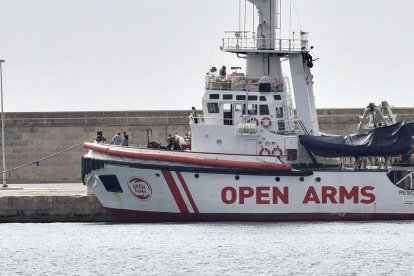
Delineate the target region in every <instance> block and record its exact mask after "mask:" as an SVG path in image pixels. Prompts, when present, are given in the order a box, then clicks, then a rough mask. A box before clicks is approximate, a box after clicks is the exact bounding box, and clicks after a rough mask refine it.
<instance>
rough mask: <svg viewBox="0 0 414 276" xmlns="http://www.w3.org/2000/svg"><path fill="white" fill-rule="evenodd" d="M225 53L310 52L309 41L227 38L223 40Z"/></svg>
mask: <svg viewBox="0 0 414 276" xmlns="http://www.w3.org/2000/svg"><path fill="white" fill-rule="evenodd" d="M222 41H223V45H222V48H221V49H222V50H224V51H238V50H240V51H242V50H243V51H258V50H259V51H260V50H273V51H280V52H301V51H307V50H308V41H307V40H301V39H269V38H254V37H226V38H223V39H222Z"/></svg>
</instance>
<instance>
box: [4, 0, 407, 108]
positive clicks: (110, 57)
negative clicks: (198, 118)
mask: <svg viewBox="0 0 414 276" xmlns="http://www.w3.org/2000/svg"><path fill="white" fill-rule="evenodd" d="M290 2H291V1H290V0H283V2H282V5H283V10H284V11H285V12H286V13H284V14H283V19H284V22H283V23H282V31H284V32H287V33H288V31H287V30H289V23H288V22H289V20H288V18H290V17H289V13H290V5H291V4H290ZM242 3H243V5H244V0H242ZM293 3H294V5H292V17H291V18H292V19H291V22H292V30H293V29H295V30H296V32H297V33H298V32H299V31H300V30H301V29H302V30H304V31H307V32H309V40H310V45H313V46H314V47H315V48H314V50H313V51H312V55H313V57H314V58H318V60H317V61H316V62H315V66H314V68H313V71H312V72H313V75H314V81H315V84H314V91H315V95H316V106H317V107H318V108H351V107H356V108H364V107H365V106H367V105H368V103H370V102H374V103H380V102H381V101H383V100H386V101H388V102H389V104H390V105H392V106H397V107H413V106H414V101H411V99H414V96H412V94H411V93H413V92H414V91H413V85H412V79H413V75H414V68H413V65H414V51H413V49H412V48H413V46H412V45H413V44H414V33H413V30H412V28H413V27H414V1H412V0H398V1H386V0H364V1H361V0H347V1H344V0H341V1H340V0H329V1H327V0H312V1H309V0H294V1H293ZM238 13H239V0H205V1H200V0H197V1H195V0H174V1H168V0H159V1H143V0H67V1H56V0H36V1H33V0H0V59H4V60H6V62H5V63H3V66H2V68H3V93H4V110H5V111H6V112H33V111H35V112H36V111H117V110H122V111H123V110H178V109H186V110H188V109H190V108H191V107H192V106H195V107H197V108H200V107H201V98H202V96H203V93H204V77H205V73H206V72H207V71H208V69H209V67H210V66H216V67H221V66H222V65H226V66H227V67H231V66H241V67H243V68H245V66H244V63H243V62H244V61H243V60H240V59H238V58H237V57H236V56H235V55H234V54H230V53H223V52H220V49H219V47H220V45H221V38H222V37H223V36H224V31H228V30H233V31H234V30H238V28H239V27H238V26H239V18H238ZM247 14H248V16H251V15H252V14H253V10H252V7H251V5H250V4H249V3H248V4H247ZM256 22H257V20H256ZM242 25H244V24H242ZM247 30H250V31H251V30H252V25H251V23H250V21H249V22H248V24H247Z"/></svg>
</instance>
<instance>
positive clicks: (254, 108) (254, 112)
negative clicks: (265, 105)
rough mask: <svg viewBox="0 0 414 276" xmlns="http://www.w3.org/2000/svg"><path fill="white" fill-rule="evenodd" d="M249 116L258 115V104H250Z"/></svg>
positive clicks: (248, 106) (248, 107)
mask: <svg viewBox="0 0 414 276" xmlns="http://www.w3.org/2000/svg"><path fill="white" fill-rule="evenodd" d="M243 106H244V107H246V105H243ZM245 113H246V112H245V111H243V114H245ZM247 114H249V115H257V104H248V105H247Z"/></svg>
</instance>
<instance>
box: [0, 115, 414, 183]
mask: <svg viewBox="0 0 414 276" xmlns="http://www.w3.org/2000/svg"><path fill="white" fill-rule="evenodd" d="M363 111H364V110H363V109H362V108H361V109H319V110H318V119H319V124H320V129H321V131H322V132H325V133H332V134H349V133H354V132H356V129H357V125H358V122H359V116H361V115H362V114H363ZM393 112H394V113H395V114H397V116H398V117H397V118H398V120H414V108H394V109H393ZM189 114H190V111H189V110H188V111H122V112H121V111H119V112H35V113H6V114H5V118H6V119H5V153H6V167H7V168H14V167H17V166H20V165H24V164H28V163H32V162H35V161H36V160H39V159H42V158H44V157H47V156H50V155H53V154H56V153H58V152H60V151H63V150H65V149H68V148H70V147H72V146H75V145H78V144H81V143H82V142H83V141H86V140H91V141H92V140H93V138H94V137H95V136H96V132H97V131H99V130H102V131H103V133H104V135H105V136H106V138H107V139H108V140H109V141H110V140H111V139H112V136H113V135H114V134H115V133H116V132H123V131H126V132H127V133H128V135H129V142H130V146H138V145H142V146H145V145H146V144H147V129H151V132H152V137H150V140H151V141H157V142H161V143H163V144H165V141H166V137H167V135H168V134H169V133H171V134H174V132H176V131H177V132H178V133H180V134H181V135H184V134H185V133H186V132H187V131H189V127H188V115H189ZM83 154H85V151H84V150H83V148H82V146H79V147H76V148H74V149H72V150H70V151H67V152H64V153H61V154H58V155H56V156H55V157H52V158H48V159H46V160H44V161H40V162H38V165H36V163H33V164H32V165H30V166H27V167H24V168H22V169H18V170H15V171H13V172H12V173H10V174H7V180H8V181H10V182H21V183H30V182H65V181H67V182H73V181H80V178H81V175H80V174H81V161H80V159H81V157H82V155H83ZM0 163H1V160H0Z"/></svg>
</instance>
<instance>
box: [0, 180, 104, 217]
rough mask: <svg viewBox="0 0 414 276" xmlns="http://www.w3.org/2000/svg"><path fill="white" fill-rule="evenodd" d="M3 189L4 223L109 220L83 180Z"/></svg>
mask: <svg viewBox="0 0 414 276" xmlns="http://www.w3.org/2000/svg"><path fill="white" fill-rule="evenodd" d="M10 187H11V188H13V187H20V188H23V189H9V190H7V189H5V190H0V223H1V222H32V223H35V222H110V221H112V219H111V218H110V216H109V215H108V214H107V212H106V211H105V209H104V208H103V207H102V205H101V204H100V203H99V201H98V199H97V198H96V197H95V196H93V195H87V191H86V186H84V185H83V184H82V183H47V184H19V185H17V184H11V185H10Z"/></svg>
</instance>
